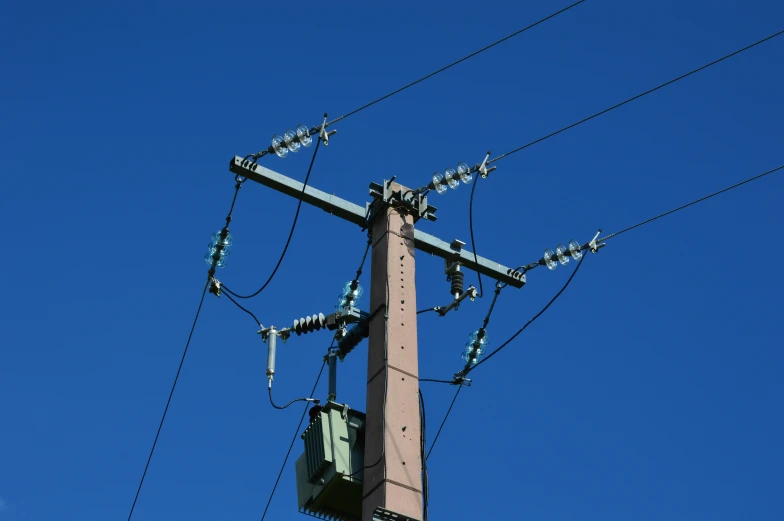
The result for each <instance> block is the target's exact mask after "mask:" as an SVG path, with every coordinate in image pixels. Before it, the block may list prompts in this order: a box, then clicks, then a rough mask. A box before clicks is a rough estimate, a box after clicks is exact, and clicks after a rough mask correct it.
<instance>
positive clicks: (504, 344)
mask: <svg viewBox="0 0 784 521" xmlns="http://www.w3.org/2000/svg"><path fill="white" fill-rule="evenodd" d="M584 260H585V255H583V256H582V257H581V258H580V262H578V263H577V267H576V268H574V271H573V272H572V274H571V275H570V276H569V279H568V280H567V281H566V284H564V285H563V287H562V288H561V289H560V290H559V291H558V293H556V294H555V296H554V297H553V298H552V299H550V302H548V303H547V305H546V306H545V307H543V308H542V310H541V311H539V313H537V314H536V315H534V316H533V318H531V320H529V321H528V322H526V323H525V325H524V326H523V327H521V328H520V329H519V330H518V331H517V333H515V334H514V335H512V336H511V338H509V340H507V341H506V342H504V343H503V344H501V345H500V346H498V349H496V350H495V351H493V352H492V353H490V354H489V355H487V357H485V358H484V359H482V360H480V361H479V363H477V364H476V365H474V366H473V367H471V368H470V369H469V370H468V371H466V372H465V373H464V376H465V375H467V374H468V373H470V372H471V371H473V370H474V369H476V368H477V367H479V366H480V365H482V364H483V363H485V362H487V361H488V360H490V359H491V358H492V357H493V356H495V355H496V354H497V353H498V352H499V351H500V350H501V349H503V348H505V347H506V346H507V345H509V344H510V343H511V342H512V340H514V339H515V338H517V336H518V335H519V334H520V333H522V332H523V331H525V329H526V328H527V327H528V326H530V325H531V324H533V323H534V321H535V320H536V319H537V318H539V317H540V316H542V314H544V312H545V311H547V309H548V308H549V307H550V306H552V304H553V302H555V301H556V300H558V297H560V296H561V293H563V292H564V291H565V290H566V288H568V287H569V284H570V283H571V282H572V279H573V278H574V276H575V275H577V272H578V271H579V270H580V266H582V264H583V261H584Z"/></svg>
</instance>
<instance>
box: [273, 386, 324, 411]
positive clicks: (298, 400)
mask: <svg viewBox="0 0 784 521" xmlns="http://www.w3.org/2000/svg"><path fill="white" fill-rule="evenodd" d="M267 390H268V391H269V401H270V404H272V406H273V407H274V408H276V409H278V410H279V411H282V410H283V409H285V408H287V407H288V406H290V405H291V404H294V403H297V402H313V403H314V404H315V405H318V404H319V401H318V400H316V399H315V398H294V399H293V400H291V401H290V402H289V403H287V404H286V405H283V406H280V405H276V404H275V402H274V401H273V400H272V386H271V385H268V386H267ZM311 394H312V393H311Z"/></svg>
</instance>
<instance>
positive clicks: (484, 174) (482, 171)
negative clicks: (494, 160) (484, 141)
mask: <svg viewBox="0 0 784 521" xmlns="http://www.w3.org/2000/svg"><path fill="white" fill-rule="evenodd" d="M490 154H491V151H490V150H488V151H487V155H486V156H485V159H484V161H482V164H481V165H479V167H477V169H476V170H477V172H479V175H480V176H482V179H485V178H486V177H487V175H488V174H489V173H490V172H492V171H493V170H495V168H496V167H494V166H491V167H490V168H487V160H488V159H490Z"/></svg>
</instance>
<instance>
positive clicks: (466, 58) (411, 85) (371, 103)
mask: <svg viewBox="0 0 784 521" xmlns="http://www.w3.org/2000/svg"><path fill="white" fill-rule="evenodd" d="M583 2H585V0H579V1H577V2H574V3H573V4H570V5H567V6H566V7H564V8H563V9H560V10H558V11H556V12H554V13H552V14H550V15H548V16H545V17H544V18H542V19H541V20H539V21H536V22H534V23H532V24H530V25H528V26H526V27H523V28H522V29H519V30H517V31H515V32H513V33H512V34H509V35H507V36H504V37H503V38H501V39H500V40H496V41H495V42H493V43H491V44H490V45H486V46H485V47H482V48H481V49H479V50H478V51H474V52H472V53H471V54H469V55H466V56H463V57H462V58H460V59H459V60H457V61H454V62H452V63H450V64H449V65H446V66H444V67H441V68H440V69H438V70H436V71H434V72H431V73H430V74H428V75H426V76H422V77H421V78H419V79H418V80H415V81H412V82H411V83H409V84H407V85H404V86H402V87H400V88H399V89H396V90H393V91H392V92H390V93H389V94H386V95H384V96H381V97H380V98H377V99H375V100H373V101H371V102H370V103H366V104H364V105H362V106H361V107H359V108H357V109H354V110H352V111H351V112H349V113H347V114H344V115H342V116H340V117H339V118H335V119H333V120H332V121H330V122H329V123H327V125H326V126H327V127H329V126H331V125H333V124H335V123H337V122H338V121H341V120H343V119H346V118H347V117H349V116H353V115H354V114H356V113H357V112H361V111H363V110H365V109H366V108H368V107H372V106H373V105H375V104H376V103H378V102H380V101H384V100H385V99H387V98H390V97H392V96H394V95H395V94H398V93H400V92H403V91H404V90H406V89H408V88H410V87H413V86H414V85H416V84H418V83H422V82H423V81H425V80H427V79H429V78H432V77H433V76H435V75H436V74H440V73H442V72H444V71H445V70H447V69H450V68H452V67H454V66H455V65H458V64H460V63H463V62H464V61H466V60H469V59H471V58H473V57H474V56H476V55H478V54H481V53H483V52H485V51H487V50H488V49H492V48H493V47H495V46H496V45H499V44H501V43H503V42H505V41H506V40H509V39H510V38H514V37H515V36H517V35H519V34H522V33H524V32H526V31H528V30H529V29H533V28H534V27H536V26H537V25H539V24H542V23H544V22H546V21H547V20H550V19H551V18H555V17H556V16H558V15H559V14H561V13H565V12H566V11H568V10H569V9H571V8H573V7H576V6H578V5H580V4H582V3H583Z"/></svg>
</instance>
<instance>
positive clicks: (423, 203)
mask: <svg viewBox="0 0 784 521" xmlns="http://www.w3.org/2000/svg"><path fill="white" fill-rule="evenodd" d="M395 177H397V176H393V177H392V179H389V180H386V179H385V180H384V182H383V183H382V184H378V183H370V195H371V196H372V197H373V198H374V199H375V203H374V204H373V205H372V207H371V209H370V212H369V214H370V215H369V219H368V220H369V221H371V220H372V219H373V217H375V215H378V213H379V211H380V207H383V206H384V205H393V206H396V207H403V208H406V209H407V210H408V211H409V213H411V214H412V215H413V216H414V222H416V221H418V220H419V219H425V220H427V221H435V220H436V219H438V218H437V217H436V215H435V213H436V210H437V208H436V207H435V206H432V205H430V204H428V203H427V196H426V195H423V194H416V195H415V196H413V197H411V195H410V194H413V192H412V191H406V192H405V193H404V192H402V191H400V190H392V189H391V186H392V181H394V180H395Z"/></svg>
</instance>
